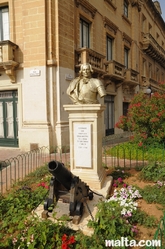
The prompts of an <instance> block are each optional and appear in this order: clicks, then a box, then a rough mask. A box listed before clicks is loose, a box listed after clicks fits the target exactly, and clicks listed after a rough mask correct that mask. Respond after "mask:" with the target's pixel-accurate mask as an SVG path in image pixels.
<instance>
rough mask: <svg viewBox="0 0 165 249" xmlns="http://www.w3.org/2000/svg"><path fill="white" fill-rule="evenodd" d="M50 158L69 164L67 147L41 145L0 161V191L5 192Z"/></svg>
mask: <svg viewBox="0 0 165 249" xmlns="http://www.w3.org/2000/svg"><path fill="white" fill-rule="evenodd" d="M65 151H66V152H65ZM51 160H58V161H60V162H63V163H64V164H65V166H69V161H70V160H69V153H68V148H66V149H64V147H63V148H62V150H61V149H59V148H57V147H56V148H54V149H52V148H51V149H50V148H48V147H41V148H39V149H37V150H32V151H29V152H27V153H24V154H20V155H18V156H16V157H13V158H9V159H6V160H4V161H0V193H1V194H3V193H5V192H6V191H8V190H9V189H10V188H11V187H12V186H13V185H14V184H15V183H17V182H18V181H20V180H22V179H24V178H25V176H27V175H28V174H29V173H31V172H33V171H35V170H36V169H37V168H38V167H40V166H42V165H44V164H45V163H47V162H49V161H51Z"/></svg>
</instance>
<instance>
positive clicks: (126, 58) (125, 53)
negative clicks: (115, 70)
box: [124, 48, 129, 69]
mask: <svg viewBox="0 0 165 249" xmlns="http://www.w3.org/2000/svg"><path fill="white" fill-rule="evenodd" d="M128 55H129V49H128V48H124V65H125V68H126V69H128Z"/></svg>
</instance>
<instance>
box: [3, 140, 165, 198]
mask: <svg viewBox="0 0 165 249" xmlns="http://www.w3.org/2000/svg"><path fill="white" fill-rule="evenodd" d="M51 160H58V161H60V162H62V163H64V165H65V166H67V167H69V166H70V148H69V147H64V146H63V147H62V149H61V148H58V147H56V148H49V147H41V148H39V149H37V150H32V151H29V152H27V153H24V154H20V155H18V156H16V157H13V158H10V159H7V160H5V161H0V193H4V192H6V191H7V190H9V189H10V188H11V187H12V186H13V184H15V183H16V182H18V181H20V180H22V179H23V178H24V177H25V176H27V175H28V174H29V173H31V172H33V171H35V170H36V169H37V168H38V167H40V166H42V165H44V164H45V163H48V162H49V161H51ZM157 161H158V162H161V163H165V149H164V146H163V147H160V146H159V147H156V146H153V145H151V146H150V147H149V148H148V149H147V150H146V148H137V147H136V146H134V145H132V144H129V143H122V144H115V143H114V142H113V143H109V144H108V145H107V144H106V145H105V144H103V147H102V165H103V167H105V168H118V167H120V168H124V169H126V168H135V167H144V166H145V165H147V164H148V163H151V162H152V163H154V162H157Z"/></svg>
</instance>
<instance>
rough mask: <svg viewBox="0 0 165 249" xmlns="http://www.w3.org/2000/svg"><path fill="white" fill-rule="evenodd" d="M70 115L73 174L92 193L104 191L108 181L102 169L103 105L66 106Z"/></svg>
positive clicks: (71, 165)
mask: <svg viewBox="0 0 165 249" xmlns="http://www.w3.org/2000/svg"><path fill="white" fill-rule="evenodd" d="M64 110H65V111H67V112H68V113H69V131H70V170H71V172H72V173H73V174H74V175H76V176H79V177H80V179H81V180H82V181H84V182H85V183H87V184H88V185H89V187H90V188H91V189H101V188H102V186H103V183H104V180H105V177H106V172H105V170H104V168H103V167H102V112H103V111H104V110H105V106H104V105H101V104H89V105H88V104H84V105H64Z"/></svg>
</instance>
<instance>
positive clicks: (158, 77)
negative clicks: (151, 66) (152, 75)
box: [156, 68, 160, 82]
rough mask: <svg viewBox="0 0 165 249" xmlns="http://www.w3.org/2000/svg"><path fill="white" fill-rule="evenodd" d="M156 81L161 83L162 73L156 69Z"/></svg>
mask: <svg viewBox="0 0 165 249" xmlns="http://www.w3.org/2000/svg"><path fill="white" fill-rule="evenodd" d="M156 80H157V81H158V82H159V81H160V72H159V68H156Z"/></svg>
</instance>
